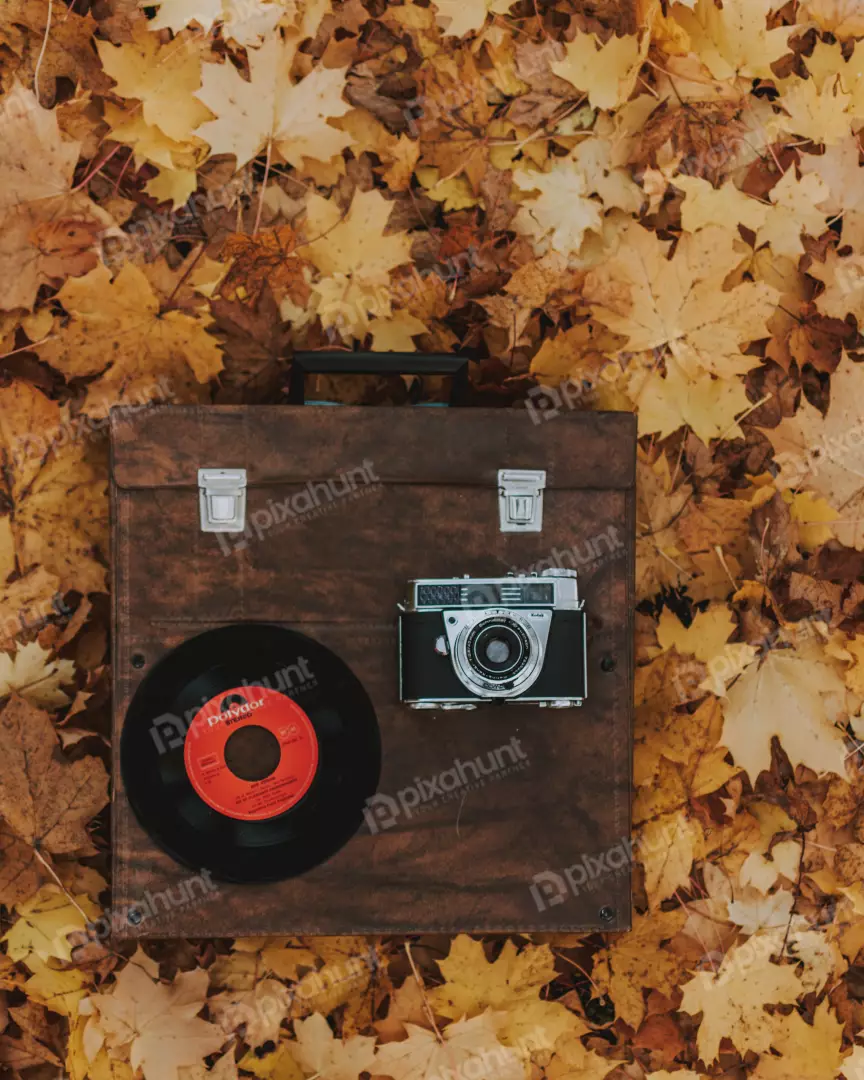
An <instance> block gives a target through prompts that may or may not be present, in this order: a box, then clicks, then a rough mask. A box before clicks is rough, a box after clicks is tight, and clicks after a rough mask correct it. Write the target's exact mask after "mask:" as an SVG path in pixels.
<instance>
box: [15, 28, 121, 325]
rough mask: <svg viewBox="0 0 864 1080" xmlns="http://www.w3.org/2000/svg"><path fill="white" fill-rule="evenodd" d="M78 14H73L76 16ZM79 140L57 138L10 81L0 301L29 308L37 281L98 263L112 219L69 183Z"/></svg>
mask: <svg viewBox="0 0 864 1080" xmlns="http://www.w3.org/2000/svg"><path fill="white" fill-rule="evenodd" d="M75 18H78V16H75ZM80 149H81V147H80V144H79V143H77V142H70V141H66V140H64V139H63V137H62V136H61V134H60V130H59V127H58V124H57V116H56V114H55V113H54V112H52V111H51V110H49V109H43V108H42V107H41V105H40V104H39V102H38V101H37V99H36V95H35V94H34V93H33V92H32V91H30V90H25V89H24V87H22V86H15V87H14V88H13V89H12V91H11V92H10V93H8V94H7V95H6V96H5V97H4V98H3V99H2V101H0V225H2V229H0V296H2V299H0V306H2V307H3V308H6V309H11V308H19V307H20V308H28V309H30V308H32V307H33V304H34V301H35V299H36V293H37V291H38V289H39V286H40V285H43V284H47V283H51V284H55V285H56V284H59V283H60V282H62V281H63V279H64V278H65V277H66V276H68V275H73V276H77V275H80V274H84V273H87V272H88V271H89V270H92V269H93V268H94V267H95V266H96V265H97V263H98V261H99V257H98V254H97V249H98V244H97V242H98V240H99V239H100V238H101V236H102V234H103V233H104V232H105V230H106V229H108V228H110V227H112V226H113V225H114V222H113V219H112V218H111V217H110V215H109V214H107V213H105V211H104V210H102V209H101V208H100V207H99V206H97V205H96V204H95V203H94V202H92V200H91V199H90V198H89V197H88V196H87V195H86V194H84V193H83V192H78V193H75V194H73V193H71V192H70V190H69V189H70V186H71V183H72V175H73V173H74V171H75V164H76V162H77V161H78V155H79V152H80Z"/></svg>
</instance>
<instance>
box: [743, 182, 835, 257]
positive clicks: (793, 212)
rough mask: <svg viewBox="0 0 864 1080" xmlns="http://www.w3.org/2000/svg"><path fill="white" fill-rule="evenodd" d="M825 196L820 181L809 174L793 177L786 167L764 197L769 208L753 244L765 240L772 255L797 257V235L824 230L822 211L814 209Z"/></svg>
mask: <svg viewBox="0 0 864 1080" xmlns="http://www.w3.org/2000/svg"><path fill="white" fill-rule="evenodd" d="M827 196H828V188H827V187H826V185H825V183H824V181H823V180H822V179H821V178H820V177H818V176H815V175H813V174H812V173H811V174H810V175H808V176H804V177H802V178H801V179H800V180H798V179H796V177H795V170H794V169H788V170H787V171H786V172H785V173H784V174H783V175H782V176H781V177H780V179H779V180H778V181H777V183H776V184H775V185H774V187H773V188H772V189H771V191H770V193H769V195H768V198H769V199H770V200H771V206H772V208H773V209H772V210H771V211H770V212H769V213H768V214H767V216H766V218H765V222H764V223H763V224H762V225H761V226H760V227H759V229H758V231H757V233H756V244H757V246H758V245H760V244H764V243H768V244H770V245H771V250H772V251H773V252H774V254H775V255H786V256H787V257H788V258H790V259H797V258H798V257H799V256H800V255H803V254H804V245H803V244H802V243H801V234H802V233H808V234H809V235H810V236H814V237H818V236H821V235H822V233H823V232H824V231H825V214H824V212H823V211H821V210H819V209H818V208H817V205H816V204H818V203H820V202H822V201H823V200H824V199H826V198H827Z"/></svg>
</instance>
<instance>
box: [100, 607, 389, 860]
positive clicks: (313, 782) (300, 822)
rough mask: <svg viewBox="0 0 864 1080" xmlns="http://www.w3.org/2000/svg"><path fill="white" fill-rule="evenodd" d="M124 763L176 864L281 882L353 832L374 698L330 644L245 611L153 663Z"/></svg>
mask: <svg viewBox="0 0 864 1080" xmlns="http://www.w3.org/2000/svg"><path fill="white" fill-rule="evenodd" d="M120 768H121V772H122V775H123V784H124V786H125V789H126V795H127V797H128V799H129V802H130V804H131V806H132V809H133V810H134V811H135V814H136V815H137V817H138V819H139V821H140V822H141V824H142V825H143V826H144V828H145V829H146V830H147V832H148V833H149V834H150V836H151V837H152V838H153V840H154V841H155V842H156V843H157V844H158V845H159V846H160V847H161V848H163V849H164V850H165V851H167V852H168V853H169V854H170V855H171V856H173V857H174V858H175V859H176V860H177V861H178V862H181V863H184V864H186V865H187V866H189V867H191V868H193V869H198V870H200V869H206V870H209V871H210V872H211V874H212V875H213V876H214V877H215V878H218V879H220V880H222V881H277V880H280V879H282V878H287V877H293V876H295V875H296V874H302V873H303V872H304V871H306V870H309V869H310V868H311V867H313V866H316V865H317V864H318V863H321V862H323V861H324V860H325V859H328V858H329V857H330V856H331V855H333V854H334V853H335V852H336V851H338V850H339V848H340V847H342V846H343V844H345V843H346V842H347V841H348V840H349V839H350V838H351V836H352V835H353V834H354V833H355V832H356V831H357V829H358V827H359V825H360V823H361V821H362V820H363V808H364V805H365V803H366V800H367V799H368V798H369V796H371V795H373V794H374V793H375V789H376V787H377V784H378V776H379V773H380V768H381V744H380V736H379V732H378V722H377V720H376V717H375V710H374V709H373V707H372V702H371V701H370V700H369V697H368V695H367V694H366V691H365V690H364V689H363V686H362V685H361V683H360V681H359V680H358V679H357V677H356V676H355V675H354V674H353V672H352V671H351V670H350V669H349V668H348V666H347V665H346V664H345V663H344V662H343V661H342V660H340V659H339V657H338V656H336V655H335V654H334V653H332V652H331V651H330V650H329V649H327V648H325V647H324V646H323V645H321V644H320V643H319V642H317V641H314V640H313V639H312V638H309V637H306V636H305V635H304V634H300V633H298V632H296V631H294V630H287V629H285V628H283V627H279V626H271V625H266V624H263V623H243V624H237V625H234V626H226V627H221V628H219V629H217V630H208V631H206V632H205V633H203V634H199V635H198V636H197V637H194V638H190V639H189V640H188V641H185V642H183V644H182V645H179V646H178V647H177V648H176V649H174V650H173V651H172V652H170V653H168V654H167V656H165V657H163V659H162V660H160V661H159V662H158V663H157V664H156V665H154V667H153V670H152V671H150V672H149V673H148V675H147V676H146V677H145V679H144V681H143V682H142V683H141V685H140V687H139V688H138V691H137V692H136V694H135V696H134V698H133V699H132V704H131V705H130V707H129V711H128V713H127V715H126V720H125V723H124V725H123V732H122V735H121V739H120Z"/></svg>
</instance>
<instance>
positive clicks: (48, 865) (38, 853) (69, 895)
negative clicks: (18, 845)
mask: <svg viewBox="0 0 864 1080" xmlns="http://www.w3.org/2000/svg"><path fill="white" fill-rule="evenodd" d="M33 854H34V855H35V856H36V858H37V859H38V860H39V862H41V863H42V865H43V866H44V867H45V869H46V870H47V871H48V873H49V874H50V875H51V877H53V878H54V880H55V881H56V882H57V884H58V885H59V886H60V888H61V890H62V891H63V895H64V896H65V897H66V899H67V900H68V901H69V903H70V904H71V905H72V907H74V908H75V910H76V911H78V912H80V914H81V915H82V916H83V917H84V922H85V924H86V923H89V922H90V916H89V915H88V914H87V912H86V911H85V910H84V908H82V907H81V905H80V904H79V903H78V901H77V900H76V899H75V897H74V896H73V895H72V893H70V892H69V890H68V889H67V888H66V886H65V885H64V884H63V882H62V881H61V880H60V878H59V877H58V876H57V873H56V871H55V870H54V867H53V866H52V865H51V863H49V862H48V860H47V859H46V858H45V857H44V855H43V854H42V852H41V851H40V850H39V848H37V847H34V848H33Z"/></svg>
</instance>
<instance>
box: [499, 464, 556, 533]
mask: <svg viewBox="0 0 864 1080" xmlns="http://www.w3.org/2000/svg"><path fill="white" fill-rule="evenodd" d="M545 487H546V470H545V469H499V470H498V509H499V511H500V515H501V532H540V531H541V529H542V528H543V489H544V488H545Z"/></svg>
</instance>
